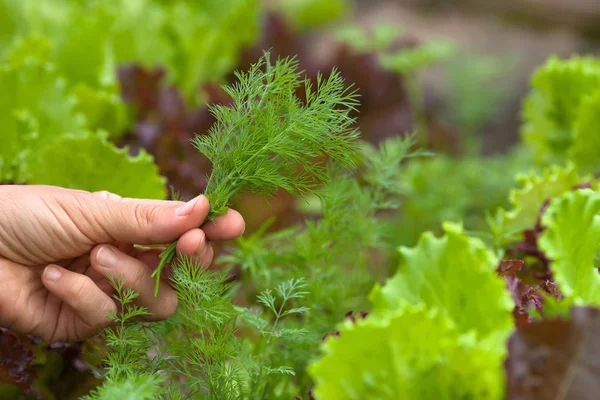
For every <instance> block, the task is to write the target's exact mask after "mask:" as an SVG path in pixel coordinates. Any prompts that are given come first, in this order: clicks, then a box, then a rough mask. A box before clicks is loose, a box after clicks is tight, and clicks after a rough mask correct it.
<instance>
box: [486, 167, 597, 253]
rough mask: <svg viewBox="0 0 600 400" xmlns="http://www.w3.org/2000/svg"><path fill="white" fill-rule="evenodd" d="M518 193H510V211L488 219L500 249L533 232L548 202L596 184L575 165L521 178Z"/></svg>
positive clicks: (518, 177) (532, 173)
mask: <svg viewBox="0 0 600 400" xmlns="http://www.w3.org/2000/svg"><path fill="white" fill-rule="evenodd" d="M517 180H518V182H519V184H520V188H519V189H513V190H512V191H511V192H510V203H511V206H512V208H511V209H510V210H505V209H499V210H498V212H497V213H496V214H495V215H494V216H493V217H490V218H489V221H488V222H489V224H490V229H491V231H492V234H493V236H494V243H495V245H496V246H497V247H498V248H502V247H503V246H504V245H506V244H507V243H510V242H515V241H519V240H522V239H523V231H524V230H526V229H531V228H533V227H534V226H535V223H536V221H537V219H538V217H539V215H540V211H541V208H542V206H543V205H544V203H545V202H546V201H549V200H551V199H552V198H554V197H557V196H560V195H562V194H563V193H565V192H568V191H570V190H573V189H574V188H575V187H576V186H577V185H581V184H584V183H591V184H593V185H594V186H596V185H597V181H596V180H595V179H593V178H592V177H591V176H588V175H586V176H580V175H579V174H578V172H577V169H576V168H575V166H574V165H573V164H572V163H569V164H568V165H567V166H565V167H559V166H556V165H554V166H552V167H550V168H546V169H544V170H543V171H540V172H535V171H532V172H530V173H529V174H519V175H518V176H517Z"/></svg>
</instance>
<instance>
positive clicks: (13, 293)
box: [0, 185, 244, 342]
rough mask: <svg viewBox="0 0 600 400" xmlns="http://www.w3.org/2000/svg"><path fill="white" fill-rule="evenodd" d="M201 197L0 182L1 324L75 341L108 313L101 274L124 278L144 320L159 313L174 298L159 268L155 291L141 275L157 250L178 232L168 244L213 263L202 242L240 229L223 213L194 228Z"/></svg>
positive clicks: (104, 322)
mask: <svg viewBox="0 0 600 400" xmlns="http://www.w3.org/2000/svg"><path fill="white" fill-rule="evenodd" d="M208 209H209V204H208V201H207V199H206V198H205V197H204V196H199V197H197V198H195V199H193V200H191V201H189V202H188V203H183V202H175V201H158V200H138V199H124V198H121V197H119V196H117V195H114V194H111V193H108V192H98V193H89V192H85V191H79V190H70V189H64V188H58V187H53V186H33V185H32V186H18V185H3V186H0V326H2V327H5V328H8V329H11V330H14V331H17V332H21V333H27V334H31V335H35V336H38V337H41V338H42V339H44V340H46V341H47V342H55V341H78V340H83V339H85V338H87V337H90V336H92V335H94V334H95V333H96V332H97V331H98V330H99V329H100V328H103V327H106V326H108V325H110V324H111V323H112V321H111V320H110V319H109V318H108V317H107V314H108V312H109V311H116V310H117V304H116V303H115V301H114V299H113V298H112V295H113V294H114V289H113V287H112V286H111V285H110V283H109V281H108V279H107V274H110V275H113V276H116V275H118V274H120V275H122V276H123V277H124V278H125V287H128V288H131V289H133V290H134V291H136V292H138V293H139V294H140V295H139V297H138V298H137V299H136V304H138V305H139V306H142V307H146V308H147V309H148V311H149V312H150V313H152V314H153V316H152V318H153V319H155V320H161V319H165V318H168V317H169V316H170V315H171V314H172V313H173V312H174V311H175V308H176V306H177V296H176V295H175V292H174V290H173V289H172V288H171V287H170V286H169V283H168V274H169V271H168V270H166V271H164V273H163V281H162V282H161V286H160V290H159V294H158V297H154V295H153V291H154V279H152V278H151V277H150V274H151V273H152V271H153V270H154V268H155V267H156V266H157V265H158V261H159V258H158V255H159V254H160V252H161V250H162V249H145V248H140V247H134V246H133V245H134V244H136V245H160V244H165V243H170V242H173V241H175V240H177V239H179V242H178V245H177V250H178V252H179V253H181V254H186V255H188V256H192V257H196V258H197V259H198V260H199V261H200V262H201V263H202V265H204V266H208V265H209V264H210V263H211V262H212V258H213V251H212V248H211V246H210V244H209V243H208V242H209V241H216V240H230V239H234V238H236V237H238V236H240V235H241V234H242V233H243V231H244V221H243V219H242V217H241V215H240V214H239V213H237V212H236V211H233V210H232V211H230V212H229V213H228V214H227V215H224V216H223V217H220V218H219V219H218V220H217V221H216V222H215V223H214V224H213V223H210V224H206V226H203V228H202V229H199V228H198V227H199V226H202V225H203V223H204V221H205V219H206V216H207V214H208Z"/></svg>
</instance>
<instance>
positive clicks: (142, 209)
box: [133, 204, 159, 228]
mask: <svg viewBox="0 0 600 400" xmlns="http://www.w3.org/2000/svg"><path fill="white" fill-rule="evenodd" d="M133 215H134V216H135V219H136V222H137V223H138V224H140V225H141V226H142V228H150V227H151V226H152V225H153V224H154V223H155V222H156V221H157V219H158V216H159V209H158V207H155V206H148V205H142V204H136V205H135V206H134V209H133Z"/></svg>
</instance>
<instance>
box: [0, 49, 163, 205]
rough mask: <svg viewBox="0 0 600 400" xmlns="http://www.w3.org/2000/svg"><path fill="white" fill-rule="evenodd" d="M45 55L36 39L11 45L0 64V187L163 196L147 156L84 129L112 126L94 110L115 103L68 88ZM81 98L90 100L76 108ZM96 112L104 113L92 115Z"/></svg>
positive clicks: (44, 50) (151, 162)
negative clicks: (0, 134)
mask: <svg viewBox="0 0 600 400" xmlns="http://www.w3.org/2000/svg"><path fill="white" fill-rule="evenodd" d="M49 50H50V46H49V43H48V42H47V41H45V40H42V39H38V38H35V37H29V38H26V39H23V40H18V41H15V43H14V45H13V47H11V49H10V51H9V52H7V53H6V58H5V60H4V63H3V64H1V65H0V87H2V88H3V90H4V92H5V94H6V96H3V97H2V99H1V100H0V127H2V130H3V145H2V147H0V181H14V182H16V183H30V184H46V185H57V186H63V187H69V188H74V189H82V190H88V191H96V190H110V191H113V192H114V193H118V194H121V195H123V196H129V197H148V198H157V199H162V198H165V197H166V192H165V188H164V186H165V180H164V178H162V177H161V176H160V175H159V171H158V168H157V167H156V165H154V163H153V158H152V157H151V156H150V155H149V154H148V153H147V152H145V151H143V150H142V151H140V152H139V154H138V155H137V156H136V157H132V156H130V155H128V149H118V148H117V147H115V146H114V145H113V144H112V143H110V142H109V141H108V133H106V132H104V131H98V132H92V131H91V130H90V129H89V128H90V127H91V126H105V125H106V126H111V125H112V126H114V125H115V124H117V125H118V123H117V122H115V121H116V120H114V119H113V120H111V119H109V120H105V119H104V116H103V115H104V114H103V113H104V112H108V111H107V110H111V113H112V111H115V110H114V109H112V108H108V109H107V108H104V107H100V108H98V102H99V101H100V102H104V101H107V102H108V103H111V102H113V100H114V99H112V100H111V98H108V97H94V96H97V95H100V96H103V94H102V93H103V92H101V91H87V92H85V87H84V86H79V87H78V90H79V91H78V92H77V91H75V90H69V86H68V84H67V80H66V79H64V78H63V77H62V76H61V75H59V72H58V71H57V69H56V66H55V65H54V64H53V63H52V62H50V61H48V52H49ZM85 93H87V94H85ZM85 96H90V97H89V98H88V101H87V102H82V101H81V99H82V98H84V97H85ZM111 104H116V103H114V102H113V103H111ZM121 105H122V104H121ZM85 110H90V112H85ZM98 110H103V111H102V112H101V113H100V114H97V115H94V114H93V112H92V111H98ZM115 118H118V117H115ZM99 121H102V123H100V122H99ZM104 122H106V124H104Z"/></svg>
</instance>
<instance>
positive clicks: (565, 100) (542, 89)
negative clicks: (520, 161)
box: [522, 56, 600, 165]
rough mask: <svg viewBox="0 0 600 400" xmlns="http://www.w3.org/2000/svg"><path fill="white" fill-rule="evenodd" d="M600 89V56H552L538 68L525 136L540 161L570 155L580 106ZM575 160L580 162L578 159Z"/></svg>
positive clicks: (526, 109)
mask: <svg viewBox="0 0 600 400" xmlns="http://www.w3.org/2000/svg"><path fill="white" fill-rule="evenodd" d="M599 89H600V60H598V59H595V58H593V57H579V56H576V57H572V58H570V59H568V60H561V59H559V58H558V57H552V58H550V59H549V60H548V61H547V62H546V64H545V65H544V66H543V67H541V68H540V69H539V70H538V71H537V72H535V74H534V75H533V78H532V91H531V93H530V94H529V95H528V97H527V98H526V100H525V102H524V105H523V117H524V119H525V124H524V125H523V129H522V137H523V140H524V142H525V143H526V144H527V145H529V146H530V147H531V148H532V150H533V152H534V153H535V157H536V159H537V160H538V161H539V162H541V163H542V164H551V163H562V162H564V160H565V159H566V158H567V157H568V156H569V153H570V151H571V146H572V145H573V144H574V143H575V142H576V141H577V140H578V137H576V135H575V133H574V131H575V127H576V125H577V120H578V117H579V115H580V106H581V105H582V102H584V100H585V99H586V98H587V97H588V96H591V95H593V94H594V93H595V92H598V90H599ZM581 145H583V146H585V145H587V144H586V143H584V142H582V143H580V146H581ZM573 161H574V162H575V163H576V164H578V165H579V161H578V160H577V159H573ZM585 161H586V159H585V158H584V159H582V162H583V163H585Z"/></svg>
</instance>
